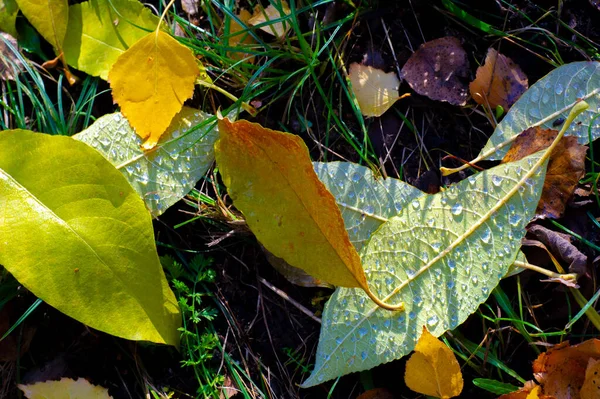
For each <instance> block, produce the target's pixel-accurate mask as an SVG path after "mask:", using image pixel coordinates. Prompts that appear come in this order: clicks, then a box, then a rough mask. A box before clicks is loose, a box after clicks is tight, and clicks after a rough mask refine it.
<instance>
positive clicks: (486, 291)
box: [481, 287, 490, 296]
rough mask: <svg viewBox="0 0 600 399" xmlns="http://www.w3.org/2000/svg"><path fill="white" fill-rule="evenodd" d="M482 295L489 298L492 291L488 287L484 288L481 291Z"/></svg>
mask: <svg viewBox="0 0 600 399" xmlns="http://www.w3.org/2000/svg"><path fill="white" fill-rule="evenodd" d="M481 293H482V294H483V295H484V296H488V295H489V293H490V289H489V288H488V287H483V288H482V289H481Z"/></svg>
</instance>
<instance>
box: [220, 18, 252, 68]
mask: <svg viewBox="0 0 600 399" xmlns="http://www.w3.org/2000/svg"><path fill="white" fill-rule="evenodd" d="M237 17H238V18H239V19H240V21H242V22H244V23H248V20H249V19H250V17H251V15H250V13H249V12H248V11H247V10H244V9H242V10H240V13H239V14H238V15H237ZM227 42H228V46H229V47H231V48H234V49H235V51H233V50H232V51H228V52H227V56H228V57H229V58H231V59H233V60H236V61H241V60H243V59H245V58H247V60H246V62H249V63H253V62H254V56H252V55H251V54H247V53H243V52H240V51H239V50H238V48H239V47H240V45H242V46H241V47H242V48H243V47H244V46H243V45H252V44H256V40H254V38H253V37H252V36H251V35H250V34H249V33H248V31H247V30H246V28H245V27H244V26H242V25H240V24H239V23H237V21H236V20H234V19H233V18H231V19H230V22H229V37H228V39H227Z"/></svg>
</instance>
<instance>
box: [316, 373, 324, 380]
mask: <svg viewBox="0 0 600 399" xmlns="http://www.w3.org/2000/svg"><path fill="white" fill-rule="evenodd" d="M323 378H325V377H324V376H323V374H319V376H318V377H317V380H319V382H321V381H323Z"/></svg>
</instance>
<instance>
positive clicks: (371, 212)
mask: <svg viewBox="0 0 600 399" xmlns="http://www.w3.org/2000/svg"><path fill="white" fill-rule="evenodd" d="M365 212H367V213H370V214H373V212H375V210H374V209H373V207H372V206H371V205H367V206H366V207H365Z"/></svg>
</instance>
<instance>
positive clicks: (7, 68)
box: [0, 11, 23, 80]
mask: <svg viewBox="0 0 600 399" xmlns="http://www.w3.org/2000/svg"><path fill="white" fill-rule="evenodd" d="M0 12H1V11H0ZM0 36H1V37H0V80H15V77H16V76H17V75H18V74H19V73H21V71H23V64H22V63H21V61H20V60H19V53H18V52H15V51H13V50H12V49H11V48H10V47H8V45H9V44H10V45H11V46H12V47H13V48H14V49H15V50H16V51H19V50H18V48H19V44H18V43H17V40H16V39H15V38H14V37H12V36H11V35H9V34H8V33H0Z"/></svg>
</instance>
